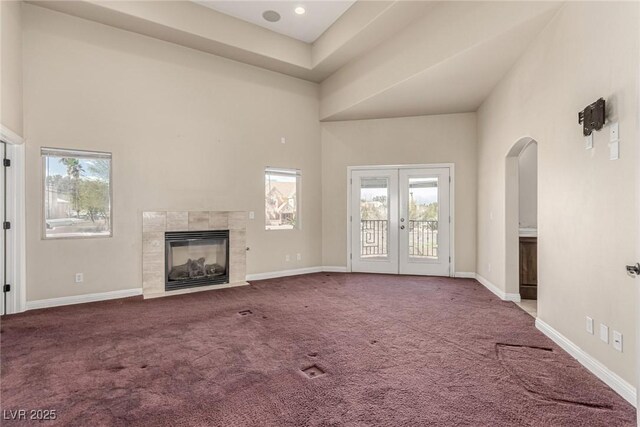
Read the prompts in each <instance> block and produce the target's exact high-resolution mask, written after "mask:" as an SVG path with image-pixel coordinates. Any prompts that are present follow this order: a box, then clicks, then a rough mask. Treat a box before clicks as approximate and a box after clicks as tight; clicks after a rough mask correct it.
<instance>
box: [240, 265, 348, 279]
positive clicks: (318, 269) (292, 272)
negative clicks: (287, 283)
mask: <svg viewBox="0 0 640 427" xmlns="http://www.w3.org/2000/svg"><path fill="white" fill-rule="evenodd" d="M321 271H326V272H331V273H346V272H347V267H339V266H322V267H306V268H296V269H294V270H280V271H269V272H267V273H254V274H247V281H251V280H265V279H276V278H278V277H287V276H298V275H300V274H310V273H320V272H321Z"/></svg>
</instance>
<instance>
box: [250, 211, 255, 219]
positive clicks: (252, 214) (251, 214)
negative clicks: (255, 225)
mask: <svg viewBox="0 0 640 427" xmlns="http://www.w3.org/2000/svg"><path fill="white" fill-rule="evenodd" d="M255 217H256V213H255V212H254V211H251V212H249V219H255Z"/></svg>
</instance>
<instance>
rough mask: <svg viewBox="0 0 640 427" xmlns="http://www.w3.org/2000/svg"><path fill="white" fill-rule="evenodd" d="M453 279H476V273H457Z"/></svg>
mask: <svg viewBox="0 0 640 427" xmlns="http://www.w3.org/2000/svg"><path fill="white" fill-rule="evenodd" d="M453 277H458V278H460V279H475V278H476V273H472V272H470V271H456V272H455V273H454V274H453Z"/></svg>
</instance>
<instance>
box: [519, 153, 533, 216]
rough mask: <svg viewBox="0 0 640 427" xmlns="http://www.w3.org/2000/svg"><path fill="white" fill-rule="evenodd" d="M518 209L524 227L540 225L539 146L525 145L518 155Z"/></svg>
mask: <svg viewBox="0 0 640 427" xmlns="http://www.w3.org/2000/svg"><path fill="white" fill-rule="evenodd" d="M518 199H519V203H518V207H519V209H518V211H519V213H520V220H519V224H520V227H523V228H536V227H537V226H538V146H537V145H536V144H535V143H533V144H529V145H527V146H526V147H525V149H524V151H523V152H522V153H520V156H518Z"/></svg>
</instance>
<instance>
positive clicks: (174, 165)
mask: <svg viewBox="0 0 640 427" xmlns="http://www.w3.org/2000/svg"><path fill="white" fill-rule="evenodd" d="M23 12H24V18H25V19H24V27H25V31H24V81H25V91H24V101H25V124H26V126H25V136H26V138H27V159H26V168H27V183H26V185H27V188H26V197H27V300H29V301H32V300H39V299H45V298H54V297H62V296H69V295H77V294H87V293H93V292H106V291H113V290H119V289H130V288H139V287H141V283H142V280H141V257H142V255H141V254H142V252H141V240H142V230H141V223H142V212H143V211H162V210H210V211H224V210H242V211H255V213H256V219H255V220H253V221H249V222H248V226H247V244H248V246H249V247H250V248H251V250H250V251H249V252H248V254H247V264H248V265H247V267H248V273H258V272H265V271H278V270H285V269H295V268H302V267H309V266H317V265H320V261H321V236H322V233H321V227H322V223H321V217H320V215H321V203H320V197H321V183H320V165H319V162H318V159H319V158H320V124H319V122H318V87H317V85H315V84H313V83H308V82H304V81H302V80H298V79H294V78H291V77H286V76H283V75H280V74H276V73H273V72H269V71H264V70H261V69H258V68H255V67H251V66H248V65H243V64H239V63H236V62H233V61H230V60H226V59H222V58H218V57H215V56H212V55H209V54H205V53H201V52H197V51H194V50H190V49H187V48H183V47H179V46H176V45H172V44H170V43H166V42H162V41H158V40H154V39H151V38H147V37H144V36H140V35H136V34H133V33H129V32H126V31H122V30H117V29H114V28H111V27H107V26H104V25H101V24H97V23H94V22H90V21H85V20H82V19H79V18H75V17H71V16H68V15H63V14H60V13H58V12H53V11H50V10H46V9H43V8H39V7H36V6H30V5H24V7H23ZM281 137H285V138H286V144H282V143H281ZM42 146H47V147H63V148H72V149H90V150H101V151H109V152H112V153H113V218H114V224H113V230H114V236H113V237H112V238H102V239H83V240H47V241H43V240H41V237H40V235H41V229H42V225H41V223H42V214H41V211H42V201H41V192H42V189H41V186H42V170H41V163H40V147H42ZM265 166H278V167H291V168H299V169H301V170H302V187H303V188H302V194H301V199H302V223H303V225H302V229H301V230H292V231H289V230H287V231H269V232H267V231H265V230H264V175H263V174H264V167H265ZM296 253H301V255H302V261H296V257H295V254H296ZM286 254H291V260H292V261H290V262H285V255H286ZM76 272H83V273H84V283H82V284H75V283H74V274H75V273H76Z"/></svg>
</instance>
